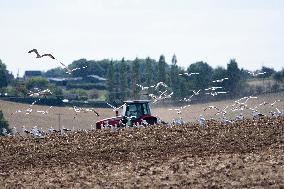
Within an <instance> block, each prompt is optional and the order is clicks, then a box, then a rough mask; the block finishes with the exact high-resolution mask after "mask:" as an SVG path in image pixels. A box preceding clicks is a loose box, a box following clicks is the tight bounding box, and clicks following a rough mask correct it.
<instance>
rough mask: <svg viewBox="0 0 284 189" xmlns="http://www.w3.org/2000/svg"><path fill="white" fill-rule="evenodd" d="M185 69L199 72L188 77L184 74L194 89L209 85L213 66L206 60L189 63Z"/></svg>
mask: <svg viewBox="0 0 284 189" xmlns="http://www.w3.org/2000/svg"><path fill="white" fill-rule="evenodd" d="M187 71H188V72H189V73H192V72H193V73H199V74H198V75H192V76H190V77H188V76H186V77H187V78H188V80H189V81H191V83H192V86H193V88H194V89H196V90H198V89H205V88H207V87H208V86H209V85H210V83H211V81H212V76H213V68H212V67H211V66H209V65H208V64H207V63H206V62H202V61H201V62H196V63H194V64H191V65H190V66H189V68H188V69H187Z"/></svg>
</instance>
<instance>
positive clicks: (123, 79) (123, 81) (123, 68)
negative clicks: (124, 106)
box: [119, 58, 128, 101]
mask: <svg viewBox="0 0 284 189" xmlns="http://www.w3.org/2000/svg"><path fill="white" fill-rule="evenodd" d="M119 73H120V74H119V76H120V78H119V86H120V93H121V94H120V98H121V100H122V101H123V100H126V99H127V97H128V89H127V65H126V62H125V60H124V58H122V60H121V64H120V71H119Z"/></svg>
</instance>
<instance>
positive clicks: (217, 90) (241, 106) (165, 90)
mask: <svg viewBox="0 0 284 189" xmlns="http://www.w3.org/2000/svg"><path fill="white" fill-rule="evenodd" d="M28 53H35V54H36V58H43V57H49V58H51V59H53V60H56V61H57V62H59V63H60V64H61V65H62V66H63V67H64V69H66V73H68V74H72V72H74V71H76V70H78V69H84V68H86V66H85V67H82V68H75V69H69V68H68V67H67V66H66V65H65V64H63V63H62V62H60V61H58V60H57V59H56V58H55V57H54V56H53V55H52V54H42V55H40V54H39V53H38V51H37V49H32V50H30V51H28ZM249 74H251V75H252V76H254V77H255V76H258V75H263V74H265V72H262V73H259V72H258V73H256V72H249ZM195 75H199V73H180V74H179V76H187V77H194V76H195ZM226 80H229V78H220V79H218V80H213V81H212V86H211V87H209V88H206V89H199V90H193V91H192V95H191V96H189V97H188V98H183V99H180V100H179V101H180V102H183V104H184V105H183V106H180V107H178V108H170V109H168V110H169V111H175V112H176V114H178V116H179V118H176V119H173V120H172V122H169V123H165V122H163V121H161V120H159V121H158V123H164V124H165V125H166V126H169V125H170V126H171V125H182V124H185V123H186V122H185V121H183V118H182V113H183V110H185V109H188V108H190V107H191V104H190V103H191V102H192V100H193V98H195V97H196V96H199V95H202V94H204V95H211V96H217V95H222V94H227V93H228V91H222V89H223V87H222V86H213V85H216V84H222V83H223V82H225V81H226ZM136 86H137V87H139V88H140V89H141V92H147V93H146V94H144V95H147V96H148V97H149V98H150V99H151V100H152V103H153V104H155V103H158V102H162V101H163V100H165V99H170V98H171V97H172V95H173V94H174V92H172V91H171V89H170V87H169V86H168V85H167V84H166V83H164V82H158V83H157V84H155V85H151V86H142V85H140V84H136ZM149 91H151V92H152V93H149ZM28 94H29V96H31V97H37V98H38V99H37V100H36V101H34V102H33V103H32V104H30V105H29V106H28V107H27V108H26V109H24V110H17V111H16V112H15V113H14V114H18V113H23V114H25V115H30V114H31V113H32V112H33V106H34V105H35V104H36V103H37V102H39V101H40V100H41V98H46V97H47V96H49V95H52V92H51V91H50V90H49V89H45V90H40V89H38V88H34V89H33V90H31V91H29V92H28ZM257 98H258V97H256V96H248V97H243V98H240V99H238V100H236V101H234V103H233V104H230V105H227V106H225V107H221V108H220V107H217V106H208V107H205V108H204V110H203V111H204V112H206V111H215V112H214V115H215V116H220V117H219V119H220V120H221V121H222V122H224V123H225V124H230V123H232V122H234V121H237V120H244V113H243V112H244V110H249V111H251V115H252V117H253V118H261V117H263V116H266V115H264V114H262V113H260V112H259V111H258V109H259V108H260V107H262V106H268V107H270V108H272V111H270V112H269V114H270V116H273V117H279V116H281V117H284V110H281V111H280V109H279V106H277V103H279V102H280V101H281V100H280V99H278V100H275V101H273V102H262V103H260V104H257V105H255V106H252V105H250V104H249V102H250V101H252V100H253V99H257ZM63 102H68V99H64V100H63ZM107 105H108V106H109V107H110V108H112V109H113V111H115V112H117V111H118V110H119V109H121V108H122V107H123V105H122V106H119V107H116V106H114V105H112V104H109V103H107ZM52 108H53V106H50V107H48V108H46V109H44V110H37V111H35V113H38V114H43V115H44V114H49V112H50V111H51V110H52ZM69 110H71V111H73V112H74V113H75V116H74V119H75V118H76V115H77V114H78V113H82V112H83V113H88V112H93V113H95V114H96V115H97V116H100V114H99V113H98V112H97V111H96V110H95V109H94V108H79V107H76V106H74V107H71V108H69ZM228 111H231V112H233V113H234V112H236V113H235V115H236V116H235V119H234V120H229V119H227V118H226V115H227V113H228ZM129 119H131V118H129ZM212 119H213V118H210V120H212ZM196 121H198V123H199V124H200V125H201V126H204V125H205V124H206V121H207V120H206V119H205V117H204V116H203V115H200V116H199V118H198V119H197V120H196ZM121 124H122V123H121ZM146 125H147V122H146V121H143V122H142V124H139V123H137V125H134V126H133V127H131V128H143V127H144V126H146ZM102 128H103V129H106V128H110V129H111V130H112V131H116V130H118V129H121V128H120V127H118V126H117V125H115V126H112V125H108V124H106V125H104V126H103V127H102ZM123 128H126V129H128V128H130V126H129V125H128V124H127V123H126V124H125V125H124V127H123ZM93 130H96V127H94V126H93V125H91V128H90V129H89V130H86V129H85V130H75V129H74V128H73V129H66V128H64V127H63V128H61V129H59V130H56V129H54V128H53V127H50V128H49V129H48V130H47V131H44V130H43V129H42V128H38V127H37V126H34V127H33V128H32V129H27V128H25V126H23V127H22V129H21V131H18V130H17V129H16V127H13V128H12V131H11V132H10V133H8V131H7V130H6V129H3V131H2V134H3V135H4V136H15V135H20V136H27V135H28V136H33V137H44V136H48V135H50V134H52V133H60V134H61V135H64V134H65V133H67V132H78V131H85V132H89V131H93Z"/></svg>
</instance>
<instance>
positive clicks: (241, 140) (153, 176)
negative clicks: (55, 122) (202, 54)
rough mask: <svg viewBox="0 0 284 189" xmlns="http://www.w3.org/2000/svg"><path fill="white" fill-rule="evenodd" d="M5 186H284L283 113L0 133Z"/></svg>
mask: <svg viewBox="0 0 284 189" xmlns="http://www.w3.org/2000/svg"><path fill="white" fill-rule="evenodd" d="M0 151H1V153H0V186H1V187H4V188H59V187H62V188H284V153H283V152H284V118H277V119H276V118H264V119H261V120H245V121H240V122H235V123H234V124H230V125H223V124H221V123H219V122H213V121H212V122H210V123H208V124H207V126H205V127H200V126H199V125H195V124H187V125H183V126H173V127H167V126H153V127H147V128H140V129H126V128H125V129H123V130H119V131H117V132H111V131H110V130H108V129H107V130H100V131H93V132H89V133H85V132H79V133H74V132H72V133H68V134H67V135H65V136H59V135H52V136H50V137H45V138H38V139H35V138H31V137H22V136H17V137H0Z"/></svg>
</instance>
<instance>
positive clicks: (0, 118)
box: [0, 110, 11, 136]
mask: <svg viewBox="0 0 284 189" xmlns="http://www.w3.org/2000/svg"><path fill="white" fill-rule="evenodd" d="M4 128H5V129H6V130H7V132H11V131H10V129H9V124H8V121H6V120H5V118H4V115H3V112H2V110H0V136H3V133H2V132H3V129H4Z"/></svg>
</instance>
